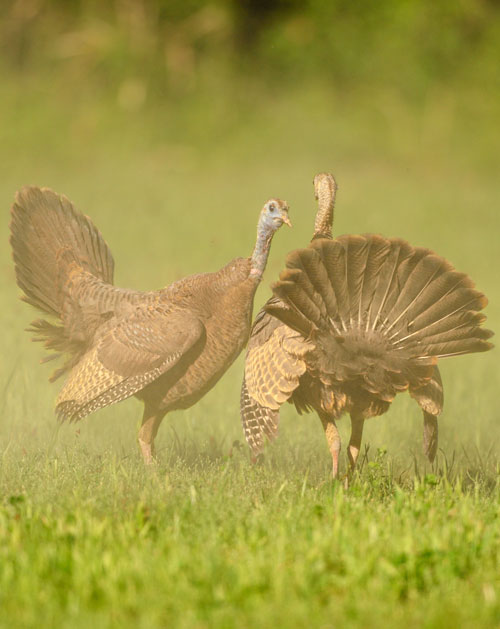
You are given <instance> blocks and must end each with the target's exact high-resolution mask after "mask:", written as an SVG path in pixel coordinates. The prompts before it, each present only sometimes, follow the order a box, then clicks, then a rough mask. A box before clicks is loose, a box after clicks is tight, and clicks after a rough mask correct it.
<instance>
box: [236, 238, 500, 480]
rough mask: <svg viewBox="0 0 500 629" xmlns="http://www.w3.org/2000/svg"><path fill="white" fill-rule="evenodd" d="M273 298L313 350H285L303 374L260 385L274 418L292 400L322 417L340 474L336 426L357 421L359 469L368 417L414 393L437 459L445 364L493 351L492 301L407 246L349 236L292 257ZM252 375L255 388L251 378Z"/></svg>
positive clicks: (352, 451) (427, 446) (446, 266)
mask: <svg viewBox="0 0 500 629" xmlns="http://www.w3.org/2000/svg"><path fill="white" fill-rule="evenodd" d="M273 292H274V295H275V297H276V301H274V302H273V301H272V300H270V301H269V302H268V304H267V305H266V307H265V309H266V311H267V312H268V313H269V314H271V315H273V316H274V317H275V318H276V319H277V320H279V321H281V323H282V324H284V325H286V326H288V328H289V329H291V330H293V331H295V333H296V335H297V336H296V338H295V343H296V344H300V342H302V343H303V344H307V347H305V345H303V344H302V345H301V350H302V353H299V352H297V351H293V350H290V349H288V348H286V347H285V344H284V343H281V351H286V353H287V354H288V355H289V356H290V357H292V358H293V360H294V361H295V362H296V363H298V365H299V367H300V368H299V370H300V371H301V373H300V375H299V376H298V377H296V376H295V375H294V374H292V375H289V374H288V373H287V372H286V370H283V372H282V373H281V374H279V375H280V377H279V378H277V377H275V379H274V382H273V383H272V386H271V387H269V384H268V383H267V384H266V386H254V387H252V389H251V391H249V395H250V396H251V397H252V399H254V400H255V401H256V402H258V404H259V405H260V406H261V407H262V408H264V409H266V408H269V409H271V410H272V412H273V413H277V412H278V409H279V407H280V405H281V404H282V403H283V402H284V401H285V400H289V401H291V402H293V403H294V404H295V406H296V408H297V409H298V411H299V412H303V411H308V410H310V409H314V410H316V411H317V412H318V414H319V416H320V418H321V419H322V422H323V424H324V426H325V430H326V434H327V438H328V441H329V444H330V449H331V453H332V461H333V475H334V476H337V473H338V455H339V451H340V437H339V434H338V430H337V427H336V424H335V421H336V420H337V419H338V418H340V417H341V415H342V414H343V413H344V412H349V413H350V415H351V421H352V433H351V439H350V443H349V449H348V456H349V460H350V465H351V469H352V468H354V466H355V464H356V459H357V456H358V454H359V450H360V445H361V437H362V431H363V425H364V421H365V419H367V418H369V417H373V416H376V415H381V414H383V413H385V412H386V411H387V409H388V408H389V406H390V404H391V402H392V401H393V399H394V397H395V396H396V394H397V393H399V392H401V391H405V390H408V391H409V393H410V395H411V396H412V397H413V398H414V399H415V400H416V401H417V402H418V404H419V405H420V407H421V408H422V410H423V413H424V450H425V452H426V454H427V456H428V458H429V459H430V460H431V461H432V460H433V459H434V457H435V454H436V450H437V444H438V428H437V416H438V415H439V414H440V412H441V410H442V406H443V387H442V383H441V378H440V375H439V371H438V369H437V361H438V359H439V358H446V357H450V356H456V355H460V354H468V353H472V352H481V351H486V350H488V349H490V348H491V347H492V344H491V343H489V342H488V339H489V338H490V337H491V336H492V334H493V333H492V332H491V331H490V330H487V329H484V328H482V327H481V324H482V323H483V321H484V320H485V316H484V315H483V314H482V313H481V312H480V311H481V310H482V309H483V308H484V307H485V306H486V303H487V300H486V297H485V296H484V295H483V294H482V293H480V292H479V291H477V290H475V288H474V284H473V282H472V281H471V279H470V278H469V277H468V276H467V275H465V274H463V273H459V272H458V271H456V270H455V269H454V268H453V267H452V265H451V264H450V263H449V262H447V261H446V260H444V259H443V258H441V257H440V256H438V255H437V254H435V253H434V252H432V251H430V250H428V249H424V248H420V247H412V246H411V245H409V244H408V243H407V242H405V241H404V240H401V239H398V238H384V237H382V236H378V235H374V234H367V235H363V236H359V235H346V236H340V237H338V238H335V239H333V240H331V239H325V238H320V239H314V240H313V241H312V242H311V244H310V245H309V247H307V248H305V249H298V250H296V251H293V252H291V253H290V254H289V255H288V257H287V260H286V268H285V269H284V270H283V271H282V273H281V275H280V280H279V281H278V282H276V284H274V286H273ZM261 371H263V370H262V368H261ZM245 377H246V380H247V382H248V381H249V380H250V378H249V375H248V372H247V370H246V372H245ZM262 380H265V378H264V379H263V378H261V381H262ZM268 381H269V378H268ZM283 382H285V386H282V383H283ZM261 414H262V411H261ZM263 432H264V433H265V431H263Z"/></svg>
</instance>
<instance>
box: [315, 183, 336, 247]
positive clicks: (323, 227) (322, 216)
mask: <svg viewBox="0 0 500 629" xmlns="http://www.w3.org/2000/svg"><path fill="white" fill-rule="evenodd" d="M318 205H319V209H318V212H317V214H316V220H315V221H314V238H332V224H333V210H334V207H335V182H334V181H333V180H331V179H328V180H325V181H324V182H322V184H321V186H320V188H319V190H318Z"/></svg>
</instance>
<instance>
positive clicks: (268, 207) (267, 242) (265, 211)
mask: <svg viewBox="0 0 500 629" xmlns="http://www.w3.org/2000/svg"><path fill="white" fill-rule="evenodd" d="M283 223H286V225H288V226H289V227H291V226H292V223H291V222H290V219H289V218H288V203H287V202H286V201H283V200H282V199H269V201H266V203H265V204H264V207H263V208H262V210H261V212H260V216H259V223H258V225H257V242H256V243H255V249H254V251H253V254H252V269H251V271H250V274H251V275H252V276H254V277H257V278H260V277H261V276H262V273H263V272H264V269H265V268H266V262H267V256H268V255H269V249H270V247H271V240H272V238H273V236H274V233H275V232H276V231H277V230H278V229H279V228H280V227H281V226H282V225H283Z"/></svg>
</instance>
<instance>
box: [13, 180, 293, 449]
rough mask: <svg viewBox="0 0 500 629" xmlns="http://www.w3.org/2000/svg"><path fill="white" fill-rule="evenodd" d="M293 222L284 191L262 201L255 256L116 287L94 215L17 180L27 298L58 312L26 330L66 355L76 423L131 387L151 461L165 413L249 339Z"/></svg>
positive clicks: (66, 412) (21, 272) (182, 404)
mask: <svg viewBox="0 0 500 629" xmlns="http://www.w3.org/2000/svg"><path fill="white" fill-rule="evenodd" d="M283 223H286V224H288V225H291V223H290V220H289V218H288V206H287V204H286V203H285V202H284V201H282V200H280V199H271V200H269V201H267V203H266V204H265V205H264V207H263V209H262V211H261V213H260V217H259V222H258V227H257V242H256V245H255V248H254V251H253V254H252V256H251V257H250V258H235V259H234V260H231V262H229V263H228V264H227V265H226V266H224V267H223V268H222V269H220V270H219V271H217V272H215V273H203V274H199V275H192V276H190V277H186V278H184V279H181V280H179V281H177V282H174V283H173V284H171V285H170V286H167V287H166V288H164V289H161V290H158V291H150V292H141V291H135V290H125V289H122V288H116V287H114V286H113V266H114V263H113V257H112V255H111V252H110V250H109V248H108V246H107V244H106V242H105V241H104V239H103V238H102V236H101V234H100V233H99V231H98V230H97V229H96V228H95V226H94V225H93V223H92V222H91V221H90V219H89V218H87V217H86V216H83V215H82V214H80V213H79V212H78V211H77V210H76V209H75V208H74V207H73V205H72V204H71V203H70V201H69V200H68V199H67V198H66V197H64V196H59V195H57V194H56V193H54V192H52V191H51V190H48V189H40V188H35V187H26V188H23V189H22V190H21V191H20V192H18V193H17V195H16V199H15V203H14V205H13V208H12V221H11V238H10V242H11V245H12V249H13V255H14V262H15V269H16V277H17V283H18V285H19V286H20V288H22V290H23V291H24V296H23V299H24V301H26V302H28V303H29V304H31V305H33V306H35V307H36V308H38V309H39V310H42V311H43V312H45V313H47V314H48V315H51V316H52V317H55V318H56V319H58V320H59V321H58V322H57V323H49V322H48V321H45V320H37V321H34V322H33V323H32V324H31V328H29V330H28V331H30V332H33V333H34V334H35V339H34V340H38V341H43V342H44V343H45V347H46V348H47V349H50V350H56V352H57V353H56V354H55V355H51V356H49V357H48V358H47V359H46V360H50V359H52V358H57V357H58V356H60V355H61V354H63V353H64V354H69V358H68V359H67V361H66V363H65V364H64V365H63V366H62V367H61V368H60V369H58V370H57V371H56V372H55V373H54V374H53V376H52V378H51V380H55V379H56V378H58V377H59V376H61V375H63V374H67V378H66V381H65V383H64V386H63V388H62V390H61V392H60V393H59V396H58V398H57V402H56V412H57V415H58V416H59V417H60V418H61V419H67V420H70V421H76V420H79V419H82V418H83V417H85V416H86V415H88V414H89V413H92V412H94V411H96V410H97V409H99V408H102V407H104V406H108V405H110V404H114V403H115V402H119V401H120V400H123V399H125V398H128V397H130V396H132V395H135V396H136V397H138V398H139V399H141V400H143V401H144V416H143V420H142V426H141V429H140V431H139V444H140V447H141V451H142V455H143V457H144V460H145V461H146V462H151V461H152V459H153V457H154V438H155V436H156V433H157V431H158V428H159V425H160V423H161V421H162V419H163V417H164V416H165V414H166V413H167V412H168V411H171V410H174V409H181V408H188V407H190V406H192V405H193V404H194V403H195V402H197V401H198V400H199V399H200V398H201V397H203V395H205V393H206V392H207V391H209V390H210V389H211V388H212V387H213V386H214V385H215V383H216V382H217V381H218V380H219V378H220V377H221V376H222V375H223V373H224V372H225V371H226V369H227V368H228V367H229V366H230V365H231V363H232V362H233V361H234V360H235V358H236V357H237V356H238V354H239V353H240V351H241V350H242V348H243V346H244V345H245V343H246V341H247V338H248V334H249V331H250V324H251V313H252V305H253V298H254V294H255V291H256V289H257V286H258V284H259V282H260V280H261V278H262V274H263V272H264V268H265V266H266V262H267V257H268V254H269V249H270V246H271V240H272V237H273V235H274V233H275V232H276V230H277V229H278V228H279V227H280V226H281V225H282V224H283Z"/></svg>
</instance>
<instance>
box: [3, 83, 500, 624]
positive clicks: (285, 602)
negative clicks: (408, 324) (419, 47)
mask: <svg viewBox="0 0 500 629" xmlns="http://www.w3.org/2000/svg"><path fill="white" fill-rule="evenodd" d="M55 96H56V94H55V93H54V92H51V87H50V84H47V83H39V84H38V83H36V81H35V82H33V83H30V84H29V85H15V84H13V83H9V82H3V83H2V85H1V86H0V117H1V119H2V125H1V128H0V162H1V164H2V177H1V178H0V199H1V200H2V207H3V219H2V221H1V222H0V236H1V242H3V243H4V247H2V249H1V251H0V330H1V334H2V347H3V348H4V349H3V360H2V363H1V365H0V390H1V391H2V396H1V397H0V610H1V611H0V626H4V627H14V626H15V627H21V626H23V627H34V626H38V627H39V626H42V627H54V626H61V627H64V626H67V627H88V626H89V625H90V624H92V626H93V627H95V628H96V629H97V628H98V627H112V626H120V627H127V626H130V627H144V628H146V627H147V628H151V627H190V628H191V627H200V628H201V627H251V626H252V627H254V626H262V627H276V626H283V627H311V626H315V627H333V626H342V627H379V626H384V627H392V626H393V627H401V626H402V625H404V626H407V627H471V628H472V627H479V626H480V627H499V626H500V482H499V469H500V468H499V466H500V457H499V447H498V439H499V437H500V421H499V420H500V417H499V411H498V390H499V385H500V381H499V376H498V354H497V351H493V352H490V353H488V354H485V355H475V356H466V357H460V358H458V359H455V360H451V361H449V362H446V361H445V362H443V363H442V375H443V380H444V386H445V397H446V404H445V411H444V414H443V416H442V419H441V423H440V439H441V450H440V452H439V454H438V457H437V461H436V463H435V465H434V466H433V467H431V466H429V464H428V463H426V461H425V459H424V457H423V455H422V454H421V416H420V411H419V410H418V408H417V406H416V404H415V403H414V402H412V401H411V400H410V399H409V398H408V397H407V396H400V398H398V399H397V400H396V402H395V404H394V405H393V407H392V409H391V410H390V412H389V413H388V414H387V415H385V416H383V417H382V418H379V419H373V420H371V421H370V422H368V425H367V428H366V431H365V443H366V444H367V445H368V444H369V448H367V449H366V450H365V451H364V456H363V457H362V459H363V460H362V466H361V470H360V473H359V476H358V477H357V478H356V479H355V480H354V482H353V484H352V487H351V488H350V489H349V490H348V491H345V490H343V488H342V487H340V486H339V485H332V483H331V481H330V480H329V470H330V458H329V454H328V451H327V448H326V446H325V443H324V437H323V434H322V430H321V427H320V423H319V421H318V420H317V418H316V417H313V416H306V417H303V418H298V417H297V416H296V415H295V413H294V411H293V409H292V408H286V409H284V411H283V414H282V427H281V431H280V437H279V439H278V441H277V442H276V443H275V444H274V445H272V446H270V447H269V448H268V449H267V451H266V453H265V456H264V458H263V461H262V462H261V464H259V465H251V464H250V461H249V455H248V452H247V450H246V446H244V445H243V443H242V441H243V437H242V432H241V428H240V425H239V414H238V402H239V387H240V381H241V371H242V365H243V361H242V358H243V357H240V359H239V360H238V361H237V362H236V364H235V365H234V366H233V367H232V368H231V369H230V370H229V371H228V373H227V374H226V375H225V377H224V378H223V380H222V381H221V382H220V383H219V385H218V386H217V387H216V388H215V389H214V390H212V391H211V392H210V393H209V394H208V395H207V396H206V397H205V398H204V399H203V400H202V401H201V402H200V403H199V404H198V405H196V406H195V407H193V408H191V409H189V410H187V411H185V412H182V413H181V412H179V413H173V414H172V416H170V417H167V418H166V419H165V421H164V423H163V425H162V427H161V429H160V433H159V436H158V439H157V443H158V448H159V463H158V466H157V467H156V468H155V469H152V470H145V469H144V467H143V465H142V462H141V460H140V457H139V453H138V449H137V447H136V442H135V437H136V430H137V427H138V422H139V419H140V414H141V408H140V405H139V403H138V402H137V401H136V400H129V401H126V402H124V403H122V404H120V405H117V406H113V407H112V408H109V409H104V410H103V411H101V412H99V413H97V414H95V415H93V416H90V417H88V418H87V419H85V420H84V421H83V422H81V423H80V424H78V425H71V426H69V425H63V426H58V425H57V423H56V421H55V418H54V416H53V400H54V398H55V395H56V392H57V386H52V385H49V384H48V383H47V380H46V378H47V375H48V371H49V369H48V368H46V367H43V366H38V365H37V361H38V359H39V358H40V357H41V356H42V354H41V351H40V349H39V347H38V346H35V345H32V344H30V342H29V339H28V336H27V335H26V333H24V332H23V328H24V327H26V325H27V324H28V322H29V321H30V320H31V318H33V313H32V312H29V309H28V308H27V307H26V306H25V305H24V304H22V303H21V302H20V301H19V300H18V299H17V296H18V294H19V291H18V290H17V288H16V286H15V282H14V277H13V270H12V263H11V260H10V252H9V249H8V247H7V246H6V242H7V233H8V227H7V226H8V208H9V206H10V204H11V201H12V198H13V195H14V192H15V190H16V189H17V188H18V187H19V186H21V185H22V184H25V183H33V184H38V185H47V186H50V187H53V188H54V189H56V190H57V191H59V192H64V193H65V194H67V195H68V196H69V197H70V198H71V199H72V200H73V201H74V202H75V204H76V205H77V207H79V208H80V209H82V210H83V211H85V212H86V213H88V214H90V215H91V217H92V218H93V219H94V221H95V222H96V224H97V225H98V226H99V228H100V229H101V231H102V232H103V234H104V235H105V237H106V238H107V240H108V242H109V244H110V246H111V249H112V251H113V254H114V256H115V260H116V266H117V274H116V275H117V277H116V280H117V284H119V285H122V286H129V287H137V288H144V289H147V288H157V287H160V286H163V285H166V284H167V283H169V282H171V281H173V280H175V279H177V278H179V277H182V276H184V275H187V274H190V273H194V272H199V271H205V270H214V269H217V268H218V267H220V266H221V265H223V264H224V263H225V262H227V261H228V260H229V259H230V258H231V257H235V256H240V255H248V254H249V253H250V252H251V249H252V246H253V241H254V234H255V224H256V220H257V215H258V212H259V210H260V207H261V206H262V204H263V202H264V201H265V200H266V199H267V198H268V197H270V196H281V197H283V198H285V199H287V201H288V202H289V203H290V206H291V212H290V215H291V219H292V221H293V223H294V229H293V230H281V232H280V233H279V234H278V235H277V236H276V238H275V241H274V243H273V248H272V252H271V258H270V261H269V265H268V270H267V272H266V276H265V280H264V282H263V285H262V287H261V288H260V289H259V292H258V294H257V297H256V308H258V307H259V306H260V305H261V304H262V303H263V301H264V300H265V299H266V298H267V296H268V295H269V283H270V282H271V281H272V280H273V278H274V277H275V276H276V275H277V273H278V271H279V269H280V268H281V266H282V263H283V259H284V255H285V253H286V251H288V250H290V249H292V248H293V247H296V246H301V245H304V244H306V243H307V242H308V239H309V236H310V234H311V229H312V220H313V214H314V208H315V204H314V201H313V197H312V178H313V175H314V174H315V173H316V172H318V171H320V170H330V171H332V172H333V173H334V174H335V175H336V177H337V179H338V182H339V186H340V190H339V193H338V203H337V213H336V219H335V232H336V233H339V234H340V233H346V232H372V231H375V232H380V233H383V234H385V235H389V236H401V237H404V238H406V239H408V240H409V241H410V242H412V243H413V244H415V245H424V246H427V247H430V248H433V249H435V250H437V251H438V252H439V253H440V254H442V255H444V256H445V257H447V258H448V259H449V260H451V261H452V262H453V263H454V264H455V266H456V267H457V268H458V269H459V270H462V271H466V272H468V273H469V274H470V275H471V276H472V277H473V278H474V279H475V281H476V282H477V284H478V287H479V288H480V289H481V290H482V291H484V292H485V293H486V294H487V295H488V297H489V299H490V305H489V306H488V309H487V313H488V316H489V320H488V327H491V328H492V329H494V330H497V331H498V330H499V329H500V325H499V324H500V305H499V304H500V288H499V283H498V268H499V263H500V257H499V253H498V234H499V229H500V219H499V214H498V199H499V198H500V181H499V179H498V176H497V168H498V163H497V162H498V160H497V157H498V156H497V153H496V150H497V147H496V146H495V139H494V133H493V131H492V129H494V128H495V125H496V126H497V128H498V121H499V119H500V114H499V112H498V105H497V104H494V101H493V99H488V98H487V97H486V96H485V95H482V94H474V93H473V94H469V93H465V92H464V93H461V92H454V91H452V90H450V91H443V92H439V91H437V92H434V93H429V94H428V95H427V98H426V99H425V102H423V103H421V104H420V105H419V106H418V107H417V106H415V107H413V106H409V105H407V104H405V103H404V102H403V101H402V100H401V99H400V98H399V97H398V96H397V94H395V93H393V92H390V91H388V92H383V93H377V94H374V93H370V92H366V93H363V92H358V93H356V94H351V95H350V96H349V98H347V97H345V96H342V95H339V94H336V93H335V92H332V91H329V90H326V89H324V88H323V87H321V86H319V85H316V84H314V83H313V82H312V83H311V85H308V86H306V87H305V88H304V89H302V90H301V91H300V92H299V91H297V92H294V91H293V90H291V91H289V92H287V93H284V94H281V93H279V91H278V92H276V91H275V92H272V91H271V92H270V93H269V94H267V95H266V98H264V99H263V98H262V97H261V96H262V95H261V94H259V92H258V91H257V90H255V91H252V89H251V88H248V91H247V92H246V93H245V96H246V102H244V101H245V98H244V95H243V93H242V92H241V91H239V92H238V90H236V95H235V98H237V99H238V102H239V103H240V107H238V108H234V107H232V105H231V101H230V99H228V98H227V95H226V97H220V98H217V97H216V98H213V99H206V100H205V101H203V100H200V101H198V102H197V103H196V105H194V104H193V105H192V106H190V107H186V108H178V109H175V108H174V107H173V106H171V107H166V108H165V109H161V108H160V107H158V106H156V107H155V106H150V107H148V108H147V109H145V110H143V111H142V112H140V113H137V112H134V113H131V112H129V111H127V110H123V109H120V107H119V104H117V103H116V102H114V101H111V100H108V101H106V100H104V101H103V102H97V101H96V99H95V97H94V96H92V95H89V94H77V93H65V94H64V95H63V94H61V93H60V92H58V93H57V98H55ZM366 103H369V106H368V105H366ZM236 112H238V114H236ZM340 424H341V425H340V428H341V431H342V435H343V438H344V440H345V439H346V438H348V422H347V421H343V422H340ZM343 464H344V463H343ZM344 467H345V464H344Z"/></svg>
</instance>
